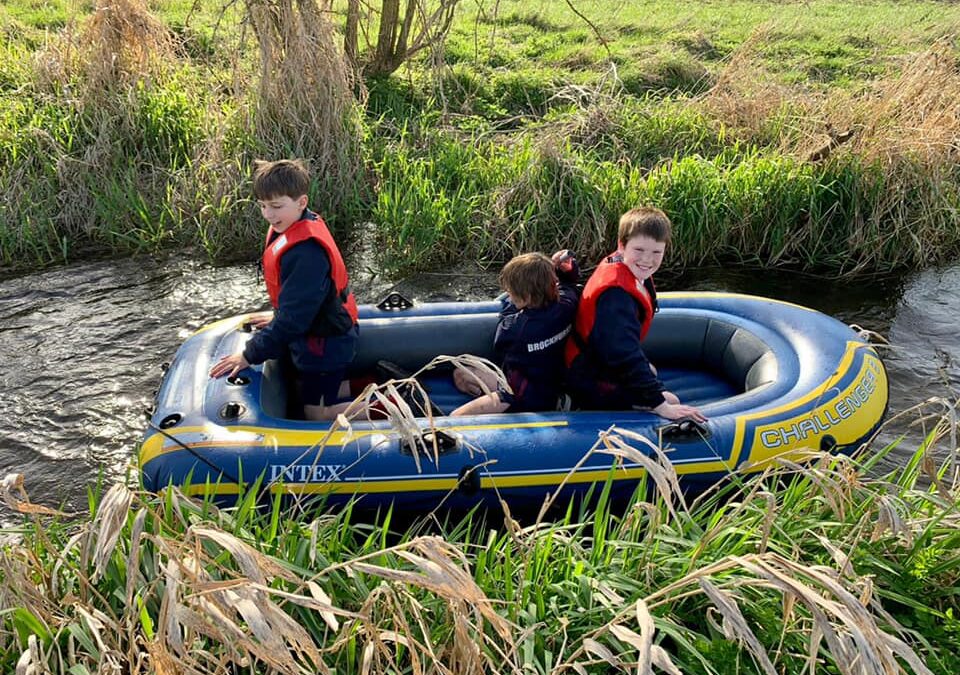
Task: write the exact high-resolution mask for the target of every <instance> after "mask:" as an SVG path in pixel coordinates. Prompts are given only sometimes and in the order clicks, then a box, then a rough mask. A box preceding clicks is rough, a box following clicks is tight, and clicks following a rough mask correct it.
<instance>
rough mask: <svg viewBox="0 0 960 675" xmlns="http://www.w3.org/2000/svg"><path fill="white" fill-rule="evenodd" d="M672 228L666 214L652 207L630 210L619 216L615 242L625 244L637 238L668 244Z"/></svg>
mask: <svg viewBox="0 0 960 675" xmlns="http://www.w3.org/2000/svg"><path fill="white" fill-rule="evenodd" d="M672 231H673V227H672V226H671V225H670V219H669V218H667V214H666V213H664V212H663V211H661V210H660V209H658V208H655V207H653V206H642V207H640V208H637V209H630V210H629V211H627V212H626V213H624V214H623V215H622V216H620V229H619V230H618V231H617V241H618V242H620V244H626V243H627V242H628V241H630V240H631V239H633V238H634V237H637V236H645V237H650V238H651V239H653V240H654V241H659V242H663V243H666V244H669V243H670V235H671V234H672Z"/></svg>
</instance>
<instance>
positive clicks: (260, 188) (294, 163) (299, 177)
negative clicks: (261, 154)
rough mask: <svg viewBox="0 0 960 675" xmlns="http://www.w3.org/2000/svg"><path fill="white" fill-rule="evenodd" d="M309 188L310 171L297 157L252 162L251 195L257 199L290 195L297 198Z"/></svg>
mask: <svg viewBox="0 0 960 675" xmlns="http://www.w3.org/2000/svg"><path fill="white" fill-rule="evenodd" d="M309 189H310V172H309V171H307V167H306V165H305V164H304V163H303V162H302V161H300V160H299V159H279V160H277V161H276V162H267V161H264V160H262V159H258V160H256V161H255V162H254V163H253V195H254V196H255V197H256V198H257V199H271V198H273V197H290V199H299V198H300V197H302V196H303V195H305V194H307V191H308V190H309Z"/></svg>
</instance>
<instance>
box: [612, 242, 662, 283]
mask: <svg viewBox="0 0 960 675" xmlns="http://www.w3.org/2000/svg"><path fill="white" fill-rule="evenodd" d="M666 248H667V244H666V242H663V241H657V240H656V239H654V238H652V237H648V236H647V235H645V234H638V235H637V236H635V237H632V238H630V239H628V240H627V241H626V243H623V244H620V246H619V247H618V249H617V250H618V251H619V252H620V255H622V256H623V263H624V264H625V265H626V266H627V267H628V268H629V269H630V271H631V272H633V276H635V277H636V278H637V281H643V280H644V279H647V278H648V277H651V276H653V274H654V272H656V271H657V270H658V269H660V263H662V262H663V252H664V251H665V250H666Z"/></svg>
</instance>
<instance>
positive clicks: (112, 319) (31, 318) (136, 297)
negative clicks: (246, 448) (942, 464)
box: [0, 258, 960, 508]
mask: <svg viewBox="0 0 960 675" xmlns="http://www.w3.org/2000/svg"><path fill="white" fill-rule="evenodd" d="M355 277H359V278H355V280H354V286H355V290H356V292H357V295H358V297H359V299H360V301H361V302H370V301H376V300H377V299H378V298H380V297H382V296H383V295H384V294H385V293H386V292H387V291H388V290H398V291H400V292H403V293H404V294H405V295H407V296H408V297H412V298H414V299H418V300H423V301H428V300H449V299H458V300H466V299H476V298H483V297H490V296H492V295H493V294H495V293H496V291H497V289H496V276H495V274H494V273H490V272H483V271H480V270H475V269H472V268H471V269H469V270H464V269H458V270H451V271H448V272H444V273H434V274H425V275H421V276H419V277H417V278H414V279H409V280H405V281H403V282H401V283H399V284H391V283H389V282H387V281H385V280H383V279H381V278H379V277H377V276H376V275H371V274H367V275H365V276H364V275H355ZM660 288H661V289H662V290H679V289H690V290H726V291H736V292H746V293H754V294H758V295H767V296H770V297H775V298H779V299H783V300H788V301H791V302H796V303H798V304H802V305H806V306H809V307H814V308H816V309H819V310H821V311H824V312H826V313H829V314H832V315H834V316H836V317H838V318H839V319H841V320H842V321H844V322H846V323H856V324H859V325H860V326H863V327H865V328H869V329H871V330H873V331H876V332H878V333H880V334H882V335H884V336H886V337H887V338H888V339H889V341H890V342H891V343H892V347H891V349H890V350H889V351H888V352H887V353H886V355H885V362H886V365H887V368H888V373H889V377H890V383H891V393H890V401H891V404H890V407H891V413H896V412H898V411H902V410H906V409H908V408H910V407H912V406H914V405H916V404H917V403H919V402H921V401H923V400H925V399H927V398H929V397H931V396H941V397H945V398H948V399H949V400H952V401H955V400H956V399H957V397H958V394H957V390H958V389H960V341H958V340H957V339H956V333H957V329H958V321H957V318H956V317H957V316H958V314H960V265H956V266H952V267H948V268H945V269H939V270H928V271H925V272H922V273H919V274H916V275H912V276H907V277H903V278H899V279H885V280H863V281H856V282H850V281H846V280H841V281H831V280H823V279H817V278H813V277H803V276H798V275H795V274H789V273H774V272H755V271H742V270H725V269H708V270H698V271H697V272H695V273H687V274H685V275H683V276H682V277H679V278H669V277H664V278H663V279H662V280H661V281H660ZM264 304H265V292H264V290H263V287H262V284H261V285H258V283H257V279H256V275H255V273H254V267H253V265H251V264H246V265H239V266H233V267H219V268H218V267H212V266H209V265H206V264H203V263H199V262H195V261H188V260H181V259H176V258H170V259H165V260H156V259H153V258H139V259H127V260H122V261H110V262H91V263H84V264H78V265H74V266H70V267H66V268H61V269H56V270H52V271H47V272H40V273H36V274H32V275H29V276H24V277H19V278H14V279H8V280H6V281H0V364H3V365H2V366H0V476H2V475H5V474H6V473H8V472H19V473H23V474H25V476H26V480H27V488H28V491H29V492H30V494H31V496H32V498H33V499H34V500H36V501H42V502H44V503H53V504H58V503H63V504H66V505H68V506H72V507H74V508H77V507H79V506H80V505H82V503H83V499H84V494H85V489H86V486H87V485H89V484H90V483H91V482H92V481H94V480H96V478H97V477H98V475H101V474H102V475H103V476H104V478H105V479H107V480H111V481H112V480H114V479H116V478H118V477H123V476H124V475H125V474H126V473H127V472H128V471H130V472H132V471H134V470H135V468H134V464H133V462H134V459H135V458H134V446H135V444H136V442H137V440H138V439H139V438H140V435H141V433H142V432H143V429H144V425H145V419H144V416H143V410H144V409H145V408H146V407H147V406H148V405H149V404H150V401H151V398H152V395H153V392H154V390H155V389H156V387H157V386H158V384H159V380H160V374H161V371H160V364H161V363H163V362H164V361H169V360H170V358H171V357H172V355H173V353H174V351H176V348H177V346H178V345H179V344H180V343H181V342H182V341H183V339H184V338H185V337H187V336H188V335H189V334H190V333H192V332H193V331H194V330H196V329H197V328H198V327H200V326H202V325H204V324H206V323H208V322H210V321H212V320H215V319H219V318H222V317H225V316H230V315H233V314H239V313H242V312H246V311H253V310H257V309H262V308H264ZM914 418H915V416H913V417H905V418H904V419H902V420H898V421H897V423H896V424H895V425H894V426H893V427H892V429H891V430H888V431H887V432H886V436H887V437H888V438H893V437H894V436H896V435H898V434H900V433H906V434H908V435H909V436H910V439H909V441H908V442H905V443H904V446H903V447H904V450H903V452H904V453H908V452H912V450H913V449H914V448H915V447H916V439H917V438H918V433H919V432H918V431H914V430H913V429H912V428H911V427H910V426H908V420H912V419H914ZM901 458H902V457H901ZM894 461H895V460H894Z"/></svg>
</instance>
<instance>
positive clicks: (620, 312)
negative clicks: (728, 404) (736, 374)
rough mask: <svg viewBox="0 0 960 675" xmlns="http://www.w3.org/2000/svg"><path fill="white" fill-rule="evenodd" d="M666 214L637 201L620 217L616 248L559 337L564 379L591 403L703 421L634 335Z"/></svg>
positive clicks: (578, 398) (639, 332) (649, 302)
mask: <svg viewBox="0 0 960 675" xmlns="http://www.w3.org/2000/svg"><path fill="white" fill-rule="evenodd" d="M670 234H671V226H670V219H669V218H667V216H666V214H664V212H663V211H661V210H660V209H655V208H639V209H632V210H630V211H627V212H626V213H625V214H623V216H621V218H620V229H619V232H618V236H617V240H618V247H617V250H616V251H615V252H614V253H613V254H611V255H610V256H608V257H607V258H605V259H604V260H603V262H601V263H600V265H599V266H598V267H597V269H596V271H595V272H594V273H593V275H591V277H590V280H589V281H588V282H587V285H586V287H585V288H584V289H583V297H582V298H581V300H580V307H579V308H578V309H577V317H576V320H575V322H574V328H573V332H572V333H571V335H570V338H569V339H568V340H567V344H566V352H565V355H564V356H565V360H566V364H567V368H568V372H567V384H568V386H569V389H570V394H571V396H572V397H573V400H574V402H575V403H576V404H577V405H578V406H579V407H581V408H588V409H593V410H630V409H633V408H650V409H652V410H653V412H655V413H657V414H658V415H660V416H661V417H666V418H667V419H680V418H682V417H690V418H692V419H694V420H697V421H699V422H703V421H706V418H705V417H704V416H703V413H701V412H700V410H698V409H697V408H695V407H693V406H690V405H684V404H682V403H680V400H679V399H678V398H677V397H676V395H674V394H673V393H671V392H669V391H667V390H666V388H665V387H664V386H663V383H662V382H661V381H660V380H659V379H658V378H657V374H656V370H655V369H654V368H653V366H652V365H651V364H650V361H648V360H647V356H646V354H644V352H643V347H642V346H641V342H642V341H643V338H644V337H646V335H647V331H648V330H650V323H651V322H652V321H653V315H654V313H655V312H656V311H657V291H656V288H655V287H654V285H653V274H654V272H656V271H657V270H658V269H659V268H660V263H661V262H662V261H663V254H664V251H665V250H666V246H667V243H668V242H669V241H670Z"/></svg>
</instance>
